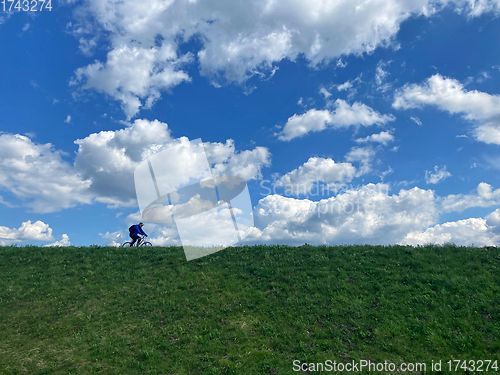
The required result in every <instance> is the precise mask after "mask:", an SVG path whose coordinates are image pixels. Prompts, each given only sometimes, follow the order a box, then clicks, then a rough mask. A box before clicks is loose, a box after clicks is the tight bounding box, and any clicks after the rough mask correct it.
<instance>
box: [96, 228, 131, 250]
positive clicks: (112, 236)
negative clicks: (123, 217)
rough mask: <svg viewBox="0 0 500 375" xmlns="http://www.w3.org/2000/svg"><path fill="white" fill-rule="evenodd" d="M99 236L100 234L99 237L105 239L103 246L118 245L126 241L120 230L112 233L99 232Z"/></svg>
mask: <svg viewBox="0 0 500 375" xmlns="http://www.w3.org/2000/svg"><path fill="white" fill-rule="evenodd" d="M99 236H101V238H103V239H104V240H106V242H105V243H104V246H113V247H120V246H122V244H123V243H124V242H126V241H127V239H125V236H124V235H123V233H122V232H120V231H117V232H112V233H110V232H106V233H104V234H102V233H99Z"/></svg>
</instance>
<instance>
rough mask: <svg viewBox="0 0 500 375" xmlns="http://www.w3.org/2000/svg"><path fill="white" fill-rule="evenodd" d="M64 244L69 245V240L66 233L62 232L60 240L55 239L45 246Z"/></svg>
mask: <svg viewBox="0 0 500 375" xmlns="http://www.w3.org/2000/svg"><path fill="white" fill-rule="evenodd" d="M65 246H71V242H70V240H69V236H68V235H67V234H63V235H62V236H61V240H60V241H56V242H53V243H51V244H48V245H45V247H65Z"/></svg>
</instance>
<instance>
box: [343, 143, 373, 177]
mask: <svg viewBox="0 0 500 375" xmlns="http://www.w3.org/2000/svg"><path fill="white" fill-rule="evenodd" d="M375 154H376V150H375V149H373V148H372V147H353V148H352V149H351V150H350V151H349V152H348V154H347V155H346V160H347V161H349V162H359V163H360V164H361V167H360V168H359V169H358V173H357V175H356V176H357V177H359V176H361V175H363V174H366V173H369V172H370V171H371V169H372V162H373V159H374V158H375Z"/></svg>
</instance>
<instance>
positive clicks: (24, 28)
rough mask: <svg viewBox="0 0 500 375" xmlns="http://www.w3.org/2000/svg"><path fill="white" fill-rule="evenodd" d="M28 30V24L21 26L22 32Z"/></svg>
mask: <svg viewBox="0 0 500 375" xmlns="http://www.w3.org/2000/svg"><path fill="white" fill-rule="evenodd" d="M29 28H30V24H29V23H26V24H25V25H24V26H23V28H22V30H23V32H26V31H28V29H29Z"/></svg>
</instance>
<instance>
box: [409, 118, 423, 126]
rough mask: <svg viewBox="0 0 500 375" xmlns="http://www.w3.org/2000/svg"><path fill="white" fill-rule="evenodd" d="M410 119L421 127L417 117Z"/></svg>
mask: <svg viewBox="0 0 500 375" xmlns="http://www.w3.org/2000/svg"><path fill="white" fill-rule="evenodd" d="M410 119H411V120H412V121H413V122H414V123H415V124H417V125H418V126H422V121H420V119H419V118H418V117H410Z"/></svg>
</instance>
